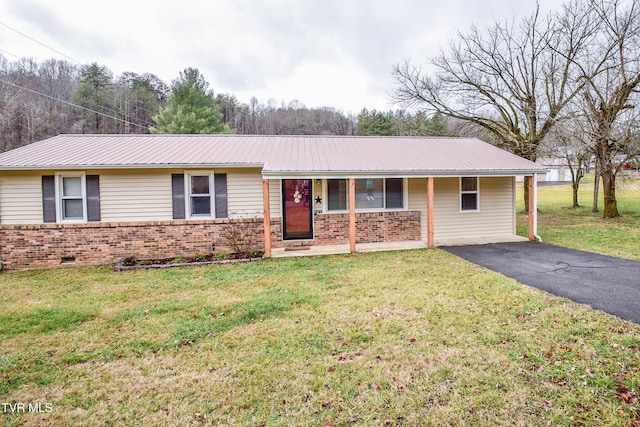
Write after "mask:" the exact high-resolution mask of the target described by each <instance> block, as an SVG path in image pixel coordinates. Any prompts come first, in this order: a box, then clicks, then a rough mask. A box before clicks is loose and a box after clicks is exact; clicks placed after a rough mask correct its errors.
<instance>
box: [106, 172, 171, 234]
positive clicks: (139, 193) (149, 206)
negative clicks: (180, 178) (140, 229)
mask: <svg viewBox="0 0 640 427" xmlns="http://www.w3.org/2000/svg"><path fill="white" fill-rule="evenodd" d="M97 173H98V174H99V175H100V210H101V214H102V215H101V219H102V222H133V221H165V220H171V219H173V211H172V208H171V174H170V173H167V172H164V171H154V172H147V173H139V172H133V173H131V172H129V173H127V172H121V173H118V172H112V171H99V172H97Z"/></svg>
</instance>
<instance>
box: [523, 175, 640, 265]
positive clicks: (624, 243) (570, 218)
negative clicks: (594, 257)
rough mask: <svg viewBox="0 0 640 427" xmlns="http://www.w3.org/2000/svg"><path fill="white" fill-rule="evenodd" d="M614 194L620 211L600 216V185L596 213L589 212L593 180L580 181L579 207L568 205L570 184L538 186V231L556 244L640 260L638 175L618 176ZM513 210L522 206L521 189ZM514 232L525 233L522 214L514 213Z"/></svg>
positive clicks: (543, 237) (548, 240)
mask: <svg viewBox="0 0 640 427" xmlns="http://www.w3.org/2000/svg"><path fill="white" fill-rule="evenodd" d="M616 196H617V199H618V210H619V211H620V214H621V215H622V216H621V217H620V218H616V219H608V220H605V219H602V209H603V206H604V205H603V201H602V188H601V191H600V201H599V207H600V210H601V211H600V212H599V213H593V212H591V210H592V202H593V181H591V182H589V181H587V182H585V183H584V184H582V185H580V192H579V196H578V201H579V203H580V205H581V206H582V207H580V208H577V209H571V186H558V187H539V188H538V210H539V212H538V234H539V235H540V237H542V239H543V240H544V241H545V242H547V243H551V244H554V245H558V246H565V247H569V248H574V249H581V250H585V251H589V252H596V253H602V254H605V255H611V256H616V257H621V258H627V259H636V260H640V243H639V242H640V177H637V176H635V175H633V174H632V175H630V176H627V177H620V178H619V179H618V182H617V189H616ZM517 202H518V204H517V210H518V212H521V211H522V210H523V207H524V205H523V201H522V190H521V189H520V190H519V191H518V199H517ZM517 229H518V234H519V235H521V236H527V235H528V228H527V218H526V215H522V214H519V215H518V227H517Z"/></svg>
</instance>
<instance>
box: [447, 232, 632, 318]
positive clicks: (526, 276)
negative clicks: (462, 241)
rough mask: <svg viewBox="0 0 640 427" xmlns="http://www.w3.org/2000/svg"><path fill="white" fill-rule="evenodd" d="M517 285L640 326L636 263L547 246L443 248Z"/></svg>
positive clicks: (493, 245) (533, 244) (501, 245)
mask: <svg viewBox="0 0 640 427" xmlns="http://www.w3.org/2000/svg"><path fill="white" fill-rule="evenodd" d="M441 249H444V250H446V251H448V252H450V253H452V254H454V255H457V256H459V257H461V258H464V259H466V260H467V261H470V262H472V263H474V264H478V265H481V266H483V267H486V268H488V269H490V270H493V271H496V272H498V273H502V274H504V275H505V276H508V277H511V278H513V279H516V280H517V281H519V282H520V283H524V284H526V285H529V286H533V287H535V288H538V289H542V290H544V291H547V292H549V293H551V294H554V295H558V296H561V297H565V298H568V299H570V300H573V301H576V302H579V303H582V304H587V305H589V306H591V307H593V308H596V309H599V310H602V311H605V312H607V313H610V314H613V315H616V316H619V317H621V318H623V319H627V320H631V321H632V322H635V323H639V324H640V262H638V261H630V260H625V259H619V258H612V257H608V256H604V255H598V254H593V253H589V252H582V251H577V250H573V249H567V248H561V247H558V246H552V245H548V244H545V243H537V242H522V243H496V244H490V245H475V246H450V247H442V248H441Z"/></svg>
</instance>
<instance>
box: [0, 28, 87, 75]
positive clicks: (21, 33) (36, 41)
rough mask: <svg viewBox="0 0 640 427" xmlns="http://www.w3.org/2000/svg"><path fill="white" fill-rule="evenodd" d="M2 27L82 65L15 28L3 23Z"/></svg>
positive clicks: (78, 62)
mask: <svg viewBox="0 0 640 427" xmlns="http://www.w3.org/2000/svg"><path fill="white" fill-rule="evenodd" d="M0 25H2V26H4V27H7V28H8V29H10V30H11V31H14V32H16V33H18V34H20V35H21V36H22V37H25V38H28V39H29V40H31V41H32V42H35V43H38V44H39V45H40V46H44V47H46V48H47V49H49V50H52V51H54V52H55V53H57V54H58V55H62V56H64V57H65V58H67V59H69V60H71V61H73V62H75V63H76V64H79V65H82V63H81V62H80V61H78V60H76V59H74V58H72V57H70V56H69V55H65V54H64V53H62V52H60V51H59V50H56V49H54V48H52V47H51V46H48V45H46V44H44V43H42V42H41V41H38V40H36V39H34V38H33V37H31V36H28V35H26V34H25V33H23V32H20V31H18V30H16V29H15V28H13V27H10V26H8V25H7V24H5V23H3V22H0Z"/></svg>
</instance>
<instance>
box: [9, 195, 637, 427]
mask: <svg viewBox="0 0 640 427" xmlns="http://www.w3.org/2000/svg"><path fill="white" fill-rule="evenodd" d="M542 209H543V210H544V207H543V208H542ZM542 233H543V234H544V231H542ZM0 343H1V346H0V404H2V403H11V404H12V405H15V404H17V403H24V404H26V405H28V404H29V403H31V404H32V405H33V404H35V403H40V404H41V407H40V409H41V411H42V412H41V413H37V412H36V413H33V412H32V413H29V412H28V411H26V412H27V413H18V414H16V413H12V412H11V410H10V408H11V407H14V408H15V406H11V407H7V406H6V405H5V409H4V414H0V424H2V423H5V424H7V425H31V426H40V425H166V426H175V425H242V426H244V425H253V426H260V425H265V426H273V425H276V426H278V425H281V426H288V425H296V426H306V425H309V426H351V425H354V426H372V425H373V426H375V425H381V426H384V425H390V426H396V425H402V426H412V425H446V424H448V425H468V426H494V425H509V426H511V425H520V426H535V425H565V426H576V425H578V426H579V425H612V426H613V425H619V426H632V425H634V423H638V422H639V421H640V418H639V417H640V415H639V412H638V408H639V407H640V403H638V393H639V392H640V374H639V371H640V369H639V368H640V326H638V325H634V324H631V323H629V322H625V321H621V320H619V319H617V318H615V317H612V316H609V315H606V314H603V313H601V312H598V311H595V310H592V309H589V308H587V307H585V306H582V305H578V304H574V303H572V302H570V301H567V300H564V299H560V298H556V297H552V296H550V295H548V294H545V293H543V292H540V291H537V290H535V289H532V288H529V287H526V286H523V285H520V284H518V283H516V282H515V281H513V280H510V279H507V278H505V277H503V276H500V275H498V274H495V273H492V272H489V271H487V270H484V269H482V268H479V267H475V266H473V265H471V264H469V263H467V262H465V261H463V260H461V259H459V258H456V257H454V256H452V255H450V254H448V253H446V252H444V251H441V250H437V249H432V250H414V251H405V252H389V253H375V254H371V253H369V254H356V255H337V256H326V257H314V258H297V259H293V258H291V259H277V260H275V259H273V260H266V261H261V262H258V263H251V264H239V265H224V266H208V267H191V268H182V269H173V270H164V271H143V272H126V273H115V272H112V271H110V270H109V268H108V267H101V268H70V269H57V270H46V271H45V270H41V271H30V272H19V273H10V274H6V273H5V274H2V275H0ZM47 404H49V406H46V405H47ZM0 408H2V406H0ZM34 408H35V407H34ZM48 409H50V411H48ZM18 412H19V411H18Z"/></svg>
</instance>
